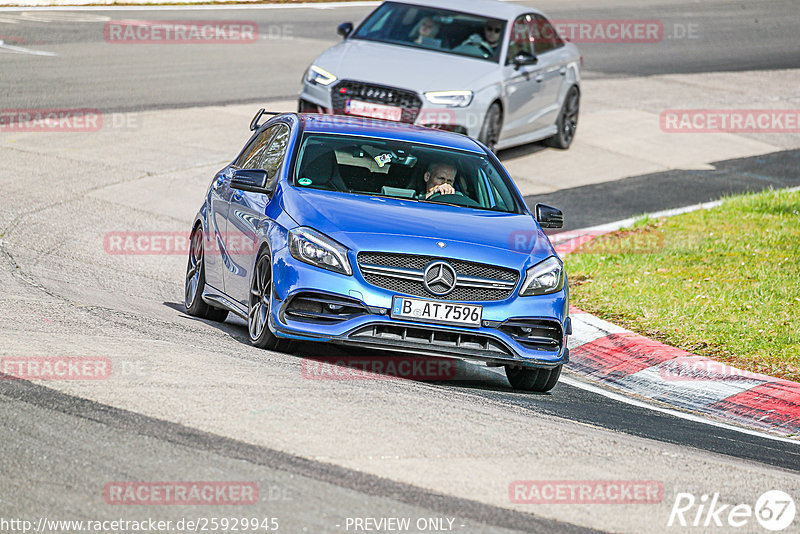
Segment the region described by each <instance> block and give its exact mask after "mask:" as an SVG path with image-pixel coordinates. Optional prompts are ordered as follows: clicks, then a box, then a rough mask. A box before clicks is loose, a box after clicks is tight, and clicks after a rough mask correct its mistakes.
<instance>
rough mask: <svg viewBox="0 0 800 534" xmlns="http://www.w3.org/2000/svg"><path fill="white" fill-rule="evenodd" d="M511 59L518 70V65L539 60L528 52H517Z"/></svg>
mask: <svg viewBox="0 0 800 534" xmlns="http://www.w3.org/2000/svg"><path fill="white" fill-rule="evenodd" d="M511 61H512V62H513V63H514V68H516V69H517V70H519V69H520V67H525V66H528V65H536V64H537V63H538V62H539V58H538V57H536V56H534V55H533V54H531V53H530V52H519V53H517V55H516V56H514V59H512V60H511Z"/></svg>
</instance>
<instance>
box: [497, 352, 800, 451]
mask: <svg viewBox="0 0 800 534" xmlns="http://www.w3.org/2000/svg"><path fill="white" fill-rule="evenodd" d="M486 370H488V371H491V372H493V373H496V374H498V375H501V376H503V377H505V376H506V375H505V372H504V371H502V369H501V368H500V367H487V368H486ZM558 382H559V383H564V384H566V385H568V386H571V387H574V388H578V389H582V390H584V391H588V392H589V393H595V394H597V395H601V396H603V397H606V398H609V399H611V400H615V401H617V402H624V403H625V404H630V405H631V406H636V407H638V408H645V409H647V410H652V411H654V412H659V413H663V414H667V415H673V416H675V417H678V418H679V419H686V420H687V421H693V422H695V423H703V424H704V425H710V426H715V427H718V428H724V429H725V430H733V431H734V432H741V433H742V434H747V435H748V436H757V437H759V438H765V439H771V440H774V441H782V442H784V443H794V444H795V445H800V439H792V438H784V437H781V436H774V435H772V434H767V433H765V432H759V431H758V430H752V429H750V428H744V427H740V426H736V425H729V424H727V423H722V422H720V421H715V420H713V419H708V418H707V417H703V416H700V415H693V414H690V413H686V412H681V411H678V410H672V409H670V408H663V407H661V406H656V405H654V404H650V403H647V402H642V401H640V400H636V399H632V398H630V397H626V396H625V395H623V394H621V393H614V392H613V391H609V390H607V389H605V388H602V387H600V386H593V385H592V384H587V383H585V382H581V381H580V380H576V379H574V378H570V377H568V376H564V375H563V374H562V375H561V378H559V379H558Z"/></svg>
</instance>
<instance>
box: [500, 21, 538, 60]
mask: <svg viewBox="0 0 800 534" xmlns="http://www.w3.org/2000/svg"><path fill="white" fill-rule="evenodd" d="M532 22H533V19H532V18H531V16H530V15H522V16H521V17H518V18H517V20H515V21H514V25H513V26H511V37H510V39H509V41H508V54H507V55H506V65H509V64H511V63H512V62H513V60H514V56H516V55H517V54H519V53H520V52H527V53H529V54H533V34H532V33H531V26H532Z"/></svg>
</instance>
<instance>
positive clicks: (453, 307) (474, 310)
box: [391, 297, 483, 326]
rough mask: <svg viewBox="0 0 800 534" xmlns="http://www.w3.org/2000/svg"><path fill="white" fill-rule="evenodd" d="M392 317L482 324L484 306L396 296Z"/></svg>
mask: <svg viewBox="0 0 800 534" xmlns="http://www.w3.org/2000/svg"><path fill="white" fill-rule="evenodd" d="M391 315H392V317H394V318H395V319H405V320H407V321H422V322H426V323H436V324H451V325H459V326H480V325H481V316H482V315H483V306H478V305H476V304H460V303H458V302H441V301H437V300H424V299H411V298H408V297H394V299H392V314H391Z"/></svg>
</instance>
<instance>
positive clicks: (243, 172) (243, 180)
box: [231, 169, 272, 193]
mask: <svg viewBox="0 0 800 534" xmlns="http://www.w3.org/2000/svg"><path fill="white" fill-rule="evenodd" d="M268 178H269V175H268V174H267V171H265V170H264V169H238V170H235V171H233V176H232V177H231V188H232V189H240V190H242V191H252V192H254V193H271V192H272V191H271V190H270V189H269V188H268V187H267V179H268Z"/></svg>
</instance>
